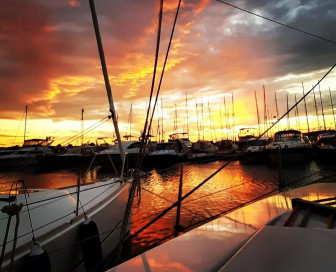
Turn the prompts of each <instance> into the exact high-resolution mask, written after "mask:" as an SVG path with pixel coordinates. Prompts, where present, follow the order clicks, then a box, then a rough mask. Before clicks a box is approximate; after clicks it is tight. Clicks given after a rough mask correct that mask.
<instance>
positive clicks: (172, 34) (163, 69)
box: [148, 0, 181, 133]
mask: <svg viewBox="0 0 336 272" xmlns="http://www.w3.org/2000/svg"><path fill="white" fill-rule="evenodd" d="M180 6H181V0H179V3H178V6H177V9H176V13H175V19H174V23H173V28H172V31H171V33H170V38H169V43H168V47H167V52H166V57H165V60H164V63H163V67H162V72H161V76H160V81H159V85H158V88H157V92H156V97H155V102H154V105H153V112H152V117H151V121H150V123H149V127H151V126H152V121H153V120H152V119H153V117H154V112H155V108H156V104H157V101H158V98H159V93H160V89H161V84H162V80H163V75H164V73H165V70H166V64H167V60H168V56H169V52H170V46H171V44H172V41H173V36H174V32H175V26H176V22H177V17H178V14H179V11H180ZM149 131H150V129H148V133H149Z"/></svg>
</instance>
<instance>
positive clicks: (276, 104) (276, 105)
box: [274, 93, 280, 130]
mask: <svg viewBox="0 0 336 272" xmlns="http://www.w3.org/2000/svg"><path fill="white" fill-rule="evenodd" d="M274 98H275V109H276V118H277V120H279V108H278V99H277V96H276V93H274ZM279 123H280V122H278V130H279Z"/></svg>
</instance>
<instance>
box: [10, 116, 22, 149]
mask: <svg viewBox="0 0 336 272" xmlns="http://www.w3.org/2000/svg"><path fill="white" fill-rule="evenodd" d="M24 115H25V112H23V113H22V117H21V120H20V124H19V127H18V128H17V130H16V133H15V137H14V139H13V143H12V145H14V143H15V140H16V136H17V135H18V132H19V129H20V127H21V123H22V120H23V116H24Z"/></svg>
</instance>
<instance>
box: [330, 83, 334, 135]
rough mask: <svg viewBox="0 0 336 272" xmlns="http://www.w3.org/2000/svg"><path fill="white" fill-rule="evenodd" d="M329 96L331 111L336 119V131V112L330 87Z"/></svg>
mask: <svg viewBox="0 0 336 272" xmlns="http://www.w3.org/2000/svg"><path fill="white" fill-rule="evenodd" d="M329 95H330V103H331V109H332V113H333V118H334V125H335V129H336V120H335V111H334V104H333V100H332V96H331V91H330V87H329Z"/></svg>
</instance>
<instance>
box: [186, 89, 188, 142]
mask: <svg viewBox="0 0 336 272" xmlns="http://www.w3.org/2000/svg"><path fill="white" fill-rule="evenodd" d="M186 112H187V135H188V138H189V118H188V94H186Z"/></svg>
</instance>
